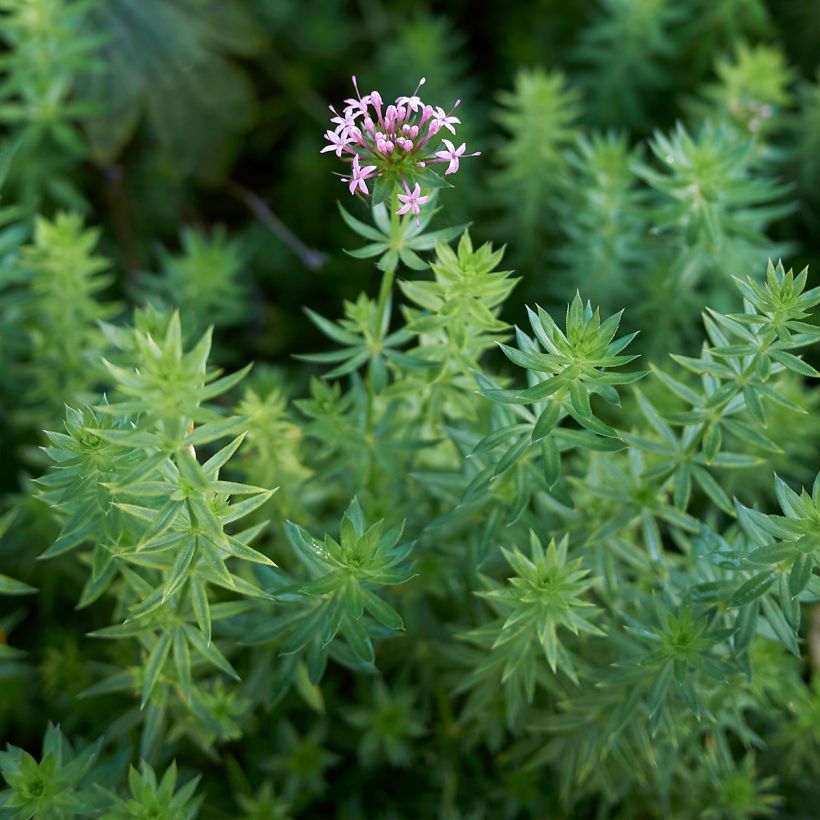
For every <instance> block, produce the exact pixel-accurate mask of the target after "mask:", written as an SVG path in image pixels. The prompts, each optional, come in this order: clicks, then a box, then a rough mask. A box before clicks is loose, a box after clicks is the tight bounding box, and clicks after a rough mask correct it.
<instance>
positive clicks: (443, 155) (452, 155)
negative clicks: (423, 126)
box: [436, 139, 481, 176]
mask: <svg viewBox="0 0 820 820" xmlns="http://www.w3.org/2000/svg"><path fill="white" fill-rule="evenodd" d="M442 142H443V143H444V144H445V145H446V146H447V150H446V151H436V156H437V157H438V158H439V159H441V160H442V161H443V162H449V163H450V164H449V165H448V166H447V170H446V171H445V172H444V176H447V174H454V173H455V172H456V171H458V160H459V157H461V156H463V155H464V152H465V151H466V150H467V145H466V143H463V142H462V143H461V145H459V146H458V148H456V147H455V145H453V143H452V142H450V140H447V139H444V140H442ZM467 156H468V157H478V156H481V152H480V151H476V152H475V153H472V154H467Z"/></svg>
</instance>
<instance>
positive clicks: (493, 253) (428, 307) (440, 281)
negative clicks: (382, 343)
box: [400, 231, 518, 373]
mask: <svg viewBox="0 0 820 820" xmlns="http://www.w3.org/2000/svg"><path fill="white" fill-rule="evenodd" d="M503 256H504V248H499V249H497V250H496V249H494V248H493V246H492V245H491V244H490V243H489V242H487V243H485V244H484V245H481V246H480V247H478V248H475V247H474V246H473V243H472V240H471V239H470V234H469V233H468V232H467V231H465V232H464V233H463V234H462V236H461V239H460V240H459V243H458V247H457V248H456V250H453V249H452V248H451V247H450V246H449V245H445V244H443V243H438V244H437V245H436V259H435V261H434V262H433V263H432V270H433V277H434V278H433V280H432V281H430V280H427V281H418V280H416V281H410V280H403V281H402V282H400V287H401V290H402V293H404V295H405V296H406V297H407V298H408V299H409V300H410V301H411V302H412V303H413V304H414V305H415V306H418V308H420V310H415V309H413V310H409V311H408V314H407V318H408V321H407V330H408V331H409V332H410V333H413V334H415V335H416V336H417V337H418V340H419V346H418V348H417V349H416V352H417V353H418V355H420V356H422V357H423V358H424V359H427V360H432V361H436V362H441V363H442V365H443V367H444V368H446V369H455V370H461V372H462V373H468V372H471V371H472V370H473V369H474V368H475V367H476V366H477V364H478V359H479V357H480V356H481V354H482V353H483V352H484V351H485V350H487V349H488V348H490V347H491V346H492V344H493V341H494V340H495V339H497V338H498V337H499V335H501V334H506V332H507V331H508V329H509V325H507V323H506V322H504V321H502V320H501V319H500V318H499V316H498V314H499V311H500V308H501V305H503V304H504V302H505V300H506V299H507V297H508V296H509V295H510V293H511V292H512V289H513V288H514V287H515V285H516V283H517V282H518V279H517V278H513V277H512V275H511V273H512V272H511V271H501V270H497V268H498V266H499V264H500V263H501V260H502V258H503Z"/></svg>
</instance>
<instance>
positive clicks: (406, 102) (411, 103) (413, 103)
mask: <svg viewBox="0 0 820 820" xmlns="http://www.w3.org/2000/svg"><path fill="white" fill-rule="evenodd" d="M426 82H427V78H426V77H422V78H421V79H420V80H419V84H418V85H417V86H416V90H415V91H414V92H413V93H412V94H411V95H410V96H409V97H398V98H397V99H396V105H403V106H406V107H407V108H409V109H410V110H411V111H412V112H413V113H414V114H415V113H416V111H418V110H419V108H424V103H423V102H422V101H421V97H419V96H418V93H419V89H420V88H421V87H422V86H423V85H424V84H425V83H426Z"/></svg>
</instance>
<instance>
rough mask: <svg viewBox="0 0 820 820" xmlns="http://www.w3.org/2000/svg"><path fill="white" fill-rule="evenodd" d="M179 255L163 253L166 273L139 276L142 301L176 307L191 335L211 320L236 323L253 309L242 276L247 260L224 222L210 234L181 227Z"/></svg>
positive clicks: (239, 244)
mask: <svg viewBox="0 0 820 820" xmlns="http://www.w3.org/2000/svg"><path fill="white" fill-rule="evenodd" d="M180 241H181V245H182V249H181V253H179V254H172V253H170V252H168V251H167V250H163V251H162V252H161V253H160V262H161V269H162V273H161V274H160V275H148V274H143V275H142V276H141V277H140V279H139V285H140V288H139V290H140V295H141V296H142V297H143V299H144V301H148V302H156V303H158V304H159V305H161V306H168V307H170V308H174V307H175V308H178V309H179V310H180V311H181V314H182V316H183V317H184V318H185V320H186V322H187V323H191V325H192V326H191V328H190V334H191V335H200V334H202V333H204V332H205V330H206V329H207V327H208V325H209V324H213V325H214V326H216V327H221V326H224V325H236V324H238V323H240V322H242V321H243V320H246V319H247V318H248V315H249V313H250V312H251V304H250V295H249V293H248V288H247V285H246V283H245V282H244V281H243V280H242V278H241V276H242V273H243V268H244V265H245V262H246V259H245V253H244V250H243V248H242V245H241V243H240V242H239V241H238V240H237V239H233V238H229V237H228V234H227V232H226V231H225V229H224V228H222V227H221V226H220V227H218V228H216V229H215V230H213V231H212V232H211V233H210V234H206V233H202V232H199V231H195V230H192V229H190V228H189V229H186V230H183V231H182V234H181V237H180Z"/></svg>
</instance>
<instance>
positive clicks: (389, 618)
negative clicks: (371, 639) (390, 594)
mask: <svg viewBox="0 0 820 820" xmlns="http://www.w3.org/2000/svg"><path fill="white" fill-rule="evenodd" d="M363 594H364V607H365V609H366V610H367V611H368V612H369V613H370V614H371V615H372V616H373V617H374V618H375V619H376V620H377V621H378V622H379V623H380V624H383V625H384V626H386V627H388V628H389V629H404V621H403V620H402V617H401V615H399V613H398V612H396V610H395V609H393V607H392V606H390V604H388V603H386V602H385V601H383V600H382V599H381V598H379V596H378V595H375V594H374V593H373V592H371V591H370V590H367V589H366V590H363Z"/></svg>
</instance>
